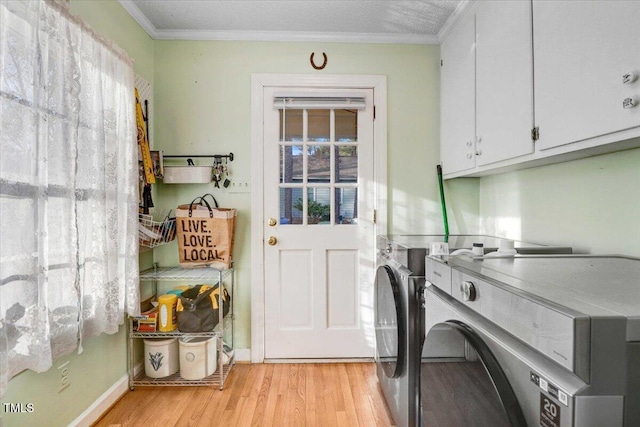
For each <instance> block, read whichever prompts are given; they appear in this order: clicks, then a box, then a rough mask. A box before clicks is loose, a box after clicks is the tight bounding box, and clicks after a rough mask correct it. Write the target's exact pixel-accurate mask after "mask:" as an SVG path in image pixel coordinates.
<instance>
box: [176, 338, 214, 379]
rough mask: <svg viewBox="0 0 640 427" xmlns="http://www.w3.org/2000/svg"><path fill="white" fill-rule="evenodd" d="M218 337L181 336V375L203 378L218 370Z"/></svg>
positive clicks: (185, 377)
mask: <svg viewBox="0 0 640 427" xmlns="http://www.w3.org/2000/svg"><path fill="white" fill-rule="evenodd" d="M217 364H218V357H217V352H216V337H211V338H208V337H195V338H191V337H184V338H180V376H181V377H182V378H183V379H185V380H201V379H203V378H204V377H208V376H209V375H212V374H213V373H214V372H215V371H216V367H217Z"/></svg>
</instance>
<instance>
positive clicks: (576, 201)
mask: <svg viewBox="0 0 640 427" xmlns="http://www.w3.org/2000/svg"><path fill="white" fill-rule="evenodd" d="M479 189H480V217H481V218H482V224H481V227H482V230H483V231H484V232H486V233H487V234H495V235H499V236H504V237H508V238H512V239H523V240H528V241H533V242H538V243H545V244H557V245H570V246H572V247H573V248H574V250H575V251H577V252H580V253H593V254H624V255H631V256H636V257H640V149H635V150H627V151H620V152H617V153H613V154H606V155H601V156H597V157H590V158H587V159H582V160H576V161H572V162H567V163H560V164H556V165H550V166H544V167H538V168H533V169H526V170H522V171H518V172H512V173H506V174H500V175H494V176H488V177H484V178H481V179H480V184H479Z"/></svg>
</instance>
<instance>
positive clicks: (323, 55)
mask: <svg viewBox="0 0 640 427" xmlns="http://www.w3.org/2000/svg"><path fill="white" fill-rule="evenodd" d="M313 55H315V53H314V52H311V56H310V57H309V61H311V66H312V67H313V68H314V69H316V70H322V69H324V67H326V66H327V54H326V53H324V52H322V57H323V58H324V61H323V62H322V65H316V63H315V62H314V61H313Z"/></svg>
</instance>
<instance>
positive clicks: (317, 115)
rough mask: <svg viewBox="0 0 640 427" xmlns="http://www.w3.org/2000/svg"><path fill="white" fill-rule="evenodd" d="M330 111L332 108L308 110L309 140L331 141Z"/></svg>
mask: <svg viewBox="0 0 640 427" xmlns="http://www.w3.org/2000/svg"><path fill="white" fill-rule="evenodd" d="M330 112H331V110H308V111H307V120H308V122H307V123H308V126H309V130H308V132H307V140H308V141H312V142H329V140H330V132H331V125H330Z"/></svg>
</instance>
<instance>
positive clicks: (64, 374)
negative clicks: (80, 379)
mask: <svg viewBox="0 0 640 427" xmlns="http://www.w3.org/2000/svg"><path fill="white" fill-rule="evenodd" d="M69 365H70V364H69V361H68V360H67V361H66V362H64V363H63V364H62V365H60V366H58V372H60V384H59V387H58V393H60V392H61V391H62V390H64V389H65V388H67V387H69V385H71V382H70V380H69Z"/></svg>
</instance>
